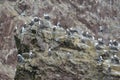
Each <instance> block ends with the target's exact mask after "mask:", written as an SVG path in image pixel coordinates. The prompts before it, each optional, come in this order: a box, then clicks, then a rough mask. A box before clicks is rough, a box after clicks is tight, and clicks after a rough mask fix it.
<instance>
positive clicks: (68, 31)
mask: <svg viewBox="0 0 120 80" xmlns="http://www.w3.org/2000/svg"><path fill="white" fill-rule="evenodd" d="M66 32H67V34H68V35H72V34H74V33H78V31H77V30H76V29H73V28H69V29H66Z"/></svg>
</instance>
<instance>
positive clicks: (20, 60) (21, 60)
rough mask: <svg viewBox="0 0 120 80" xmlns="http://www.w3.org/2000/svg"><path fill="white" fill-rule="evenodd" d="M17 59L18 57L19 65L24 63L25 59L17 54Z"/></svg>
mask: <svg viewBox="0 0 120 80" xmlns="http://www.w3.org/2000/svg"><path fill="white" fill-rule="evenodd" d="M17 57H18V62H20V63H23V62H24V60H25V59H24V57H23V56H22V55H21V54H18V55H17Z"/></svg>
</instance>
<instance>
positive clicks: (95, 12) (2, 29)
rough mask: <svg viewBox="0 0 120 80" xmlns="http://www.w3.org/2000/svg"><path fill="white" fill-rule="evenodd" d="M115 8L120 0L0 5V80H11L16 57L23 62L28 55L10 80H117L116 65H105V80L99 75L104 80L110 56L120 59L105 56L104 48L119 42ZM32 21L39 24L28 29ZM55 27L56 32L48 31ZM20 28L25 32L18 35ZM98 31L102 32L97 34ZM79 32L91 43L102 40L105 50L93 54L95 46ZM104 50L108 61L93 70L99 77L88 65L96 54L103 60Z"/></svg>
mask: <svg viewBox="0 0 120 80" xmlns="http://www.w3.org/2000/svg"><path fill="white" fill-rule="evenodd" d="M119 8H120V0H104V1H101V0H89V1H88V0H73V1H72V0H0V43H1V44H0V50H1V51H0V66H1V69H0V79H3V80H13V79H14V76H15V71H16V65H17V54H24V55H25V56H26V55H27V54H29V51H30V50H32V51H33V54H34V58H32V59H29V57H30V56H29V55H27V56H28V57H27V58H26V59H25V62H26V63H24V64H20V65H19V64H18V65H17V72H16V76H15V79H16V80H21V79H22V80H25V79H27V80H31V79H32V80H33V79H36V80H39V79H43V80H44V79H50V80H53V79H58V80H61V79H62V80H89V79H91V80H98V79H103V80H107V79H108V80H110V79H111V80H118V79H119V78H117V77H118V76H119V69H118V68H119V65H118V66H116V65H115V64H111V68H112V72H111V75H112V76H110V78H108V77H107V78H106V76H104V74H105V75H106V74H107V71H106V69H107V68H108V64H110V60H109V58H110V57H111V56H112V55H114V54H117V56H118V57H119V56H120V55H119V54H118V53H120V52H119V51H117V52H116V50H109V46H108V41H109V39H112V40H113V39H116V40H117V41H118V42H120V36H119V35H120V27H119V26H120V22H119V21H120V18H119V16H120V9H119ZM44 14H48V15H49V16H50V20H49V21H48V20H45V19H44V16H43V15H44ZM36 16H37V17H40V18H41V19H42V20H41V24H39V22H36V23H35V24H34V25H33V26H30V25H28V24H29V23H30V22H31V19H32V18H33V17H36ZM58 22H59V23H60V26H62V28H57V29H56V31H54V29H53V28H54V27H55V26H56V25H58ZM25 23H27V26H26V27H25V28H26V31H25V33H24V34H21V33H20V30H21V27H22V26H24V24H25ZM100 26H102V27H103V29H104V30H103V32H100V31H99V27H100ZM16 27H17V28H18V30H17V32H16V31H15V28H16ZM40 27H46V28H45V29H41V28H40ZM71 27H72V28H75V29H77V31H78V33H74V34H73V35H70V36H69V35H68V33H67V32H66V29H68V28H71ZM82 31H86V32H87V31H88V32H89V33H90V34H91V35H93V36H94V37H95V39H97V38H99V37H102V38H103V39H104V41H105V44H107V45H105V46H103V45H102V46H99V48H101V50H96V49H95V47H94V43H95V42H97V41H96V40H93V39H88V38H84V39H83V38H82V36H81V34H82ZM14 35H15V36H14ZM49 49H50V50H51V51H49ZM119 49H120V45H119V47H118V50H119ZM104 50H108V52H109V53H110V56H109V57H108V58H106V57H105V61H104V62H102V64H103V65H100V66H99V68H102V69H103V70H105V72H102V71H101V70H100V71H101V72H100V73H98V72H97V71H99V69H97V68H98V66H96V65H97V63H96V61H95V60H94V59H96V56H98V54H99V55H104V54H103V53H104ZM96 51H97V52H96ZM95 53H98V54H95ZM106 61H107V62H106ZM102 66H104V67H102ZM88 69H89V70H88ZM19 73H20V74H21V75H19ZM22 74H24V76H23V75H22ZM31 75H32V76H31ZM98 75H99V76H98ZM94 76H96V77H94ZM114 76H117V77H114Z"/></svg>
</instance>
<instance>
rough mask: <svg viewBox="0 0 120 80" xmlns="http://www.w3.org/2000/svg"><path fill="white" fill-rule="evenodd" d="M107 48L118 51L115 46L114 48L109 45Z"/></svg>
mask: <svg viewBox="0 0 120 80" xmlns="http://www.w3.org/2000/svg"><path fill="white" fill-rule="evenodd" d="M109 48H110V49H111V50H116V51H118V48H117V47H116V46H114V45H111V44H109Z"/></svg>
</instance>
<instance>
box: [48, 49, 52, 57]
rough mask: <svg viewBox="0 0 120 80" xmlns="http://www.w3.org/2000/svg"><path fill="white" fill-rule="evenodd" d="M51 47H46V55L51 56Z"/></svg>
mask: <svg viewBox="0 0 120 80" xmlns="http://www.w3.org/2000/svg"><path fill="white" fill-rule="evenodd" d="M51 54H52V53H51V48H49V49H48V56H51Z"/></svg>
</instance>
